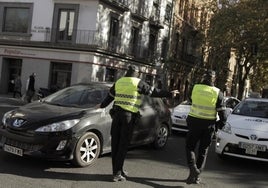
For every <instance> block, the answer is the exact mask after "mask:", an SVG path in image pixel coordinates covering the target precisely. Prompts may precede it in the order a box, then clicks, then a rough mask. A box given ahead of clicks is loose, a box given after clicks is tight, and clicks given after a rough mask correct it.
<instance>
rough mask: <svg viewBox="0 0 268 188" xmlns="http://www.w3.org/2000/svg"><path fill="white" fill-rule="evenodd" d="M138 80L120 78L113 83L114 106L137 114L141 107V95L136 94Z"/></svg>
mask: <svg viewBox="0 0 268 188" xmlns="http://www.w3.org/2000/svg"><path fill="white" fill-rule="evenodd" d="M139 82H140V79H139V78H135V77H122V78H120V79H119V80H117V82H116V83H115V98H114V104H115V105H117V106H120V107H121V108H123V109H125V110H127V111H130V112H134V113H136V112H138V111H139V108H140V105H141V95H140V94H139V93H138V84H139Z"/></svg>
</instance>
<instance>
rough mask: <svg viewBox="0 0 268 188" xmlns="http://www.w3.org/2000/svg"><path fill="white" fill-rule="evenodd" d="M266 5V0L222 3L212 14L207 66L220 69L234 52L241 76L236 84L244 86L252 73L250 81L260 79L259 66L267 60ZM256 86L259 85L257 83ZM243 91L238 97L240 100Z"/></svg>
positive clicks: (261, 75) (267, 4) (231, 0)
mask: <svg viewBox="0 0 268 188" xmlns="http://www.w3.org/2000/svg"><path fill="white" fill-rule="evenodd" d="M267 10H268V1H267V0H240V1H234V0H224V4H223V5H222V7H221V8H219V9H218V10H217V11H215V14H214V16H213V17H212V19H211V23H210V29H209V32H208V42H209V45H210V49H209V50H210V55H211V58H210V60H211V61H210V62H209V63H210V64H213V66H214V67H219V68H223V67H224V66H227V63H228V53H230V49H231V48H234V49H235V50H236V56H237V59H238V62H239V65H238V66H241V69H240V70H241V72H240V73H239V74H242V76H241V77H240V78H239V84H240V85H241V84H242V85H243V86H244V84H245V80H246V79H247V78H248V77H249V74H250V73H251V71H252V70H255V71H256V70H258V71H256V72H254V74H252V75H254V78H255V81H256V79H259V78H263V77H264V75H263V74H264V73H265V71H260V70H259V69H262V66H261V65H260V62H263V60H265V59H268V54H267V46H268V44H267V42H268V40H267V39H268V36H267V33H268V32H267V31H268V28H267V27H268V16H267V15H268V11H267ZM256 83H261V82H260V81H258V82H256ZM243 88H244V87H242V86H241V87H240V91H238V92H239V94H240V96H242V93H243Z"/></svg>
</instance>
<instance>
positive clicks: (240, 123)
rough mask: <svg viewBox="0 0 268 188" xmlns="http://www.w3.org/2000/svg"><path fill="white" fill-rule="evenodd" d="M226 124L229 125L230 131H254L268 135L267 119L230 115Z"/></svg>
mask: <svg viewBox="0 0 268 188" xmlns="http://www.w3.org/2000/svg"><path fill="white" fill-rule="evenodd" d="M227 122H228V123H229V124H230V125H231V128H232V130H233V129H236V130H239V131H251V132H252V131H254V132H256V131H257V132H267V133H268V119H267V118H258V117H248V116H241V115H235V114H230V115H229V116H228V119H227Z"/></svg>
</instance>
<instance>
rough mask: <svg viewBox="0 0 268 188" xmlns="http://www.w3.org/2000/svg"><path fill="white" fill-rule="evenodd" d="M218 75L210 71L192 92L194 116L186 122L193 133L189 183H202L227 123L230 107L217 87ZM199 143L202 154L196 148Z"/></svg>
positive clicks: (189, 145)
mask: <svg viewBox="0 0 268 188" xmlns="http://www.w3.org/2000/svg"><path fill="white" fill-rule="evenodd" d="M215 78H216V77H215V72H214V71H210V70H208V71H206V73H205V74H204V76H203V79H202V81H201V83H200V84H195V85H194V87H193V89H192V91H191V92H190V101H191V102H192V105H191V110H190V113H189V115H188V117H187V119H186V122H187V126H188V128H189V131H188V133H187V136H186V157H187V163H188V167H189V169H190V173H189V176H188V178H187V180H186V183H187V184H199V183H200V181H201V179H200V174H201V172H202V171H203V170H204V167H205V164H206V158H207V154H208V149H209V146H210V145H211V141H212V136H213V133H214V130H215V124H216V117H217V113H218V115H219V120H218V122H217V125H218V126H219V128H220V129H221V128H222V127H223V126H224V125H225V123H226V111H225V109H226V107H225V104H224V100H223V93H222V92H221V91H220V89H219V88H217V87H215V86H214V82H215ZM198 142H199V146H198V147H199V148H198V154H197V156H196V154H195V149H196V147H197V143H198Z"/></svg>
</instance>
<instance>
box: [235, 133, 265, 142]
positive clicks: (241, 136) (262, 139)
mask: <svg viewBox="0 0 268 188" xmlns="http://www.w3.org/2000/svg"><path fill="white" fill-rule="evenodd" d="M235 136H237V137H240V138H244V139H247V140H250V138H249V137H248V136H245V135H241V134H235ZM257 141H268V138H257Z"/></svg>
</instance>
